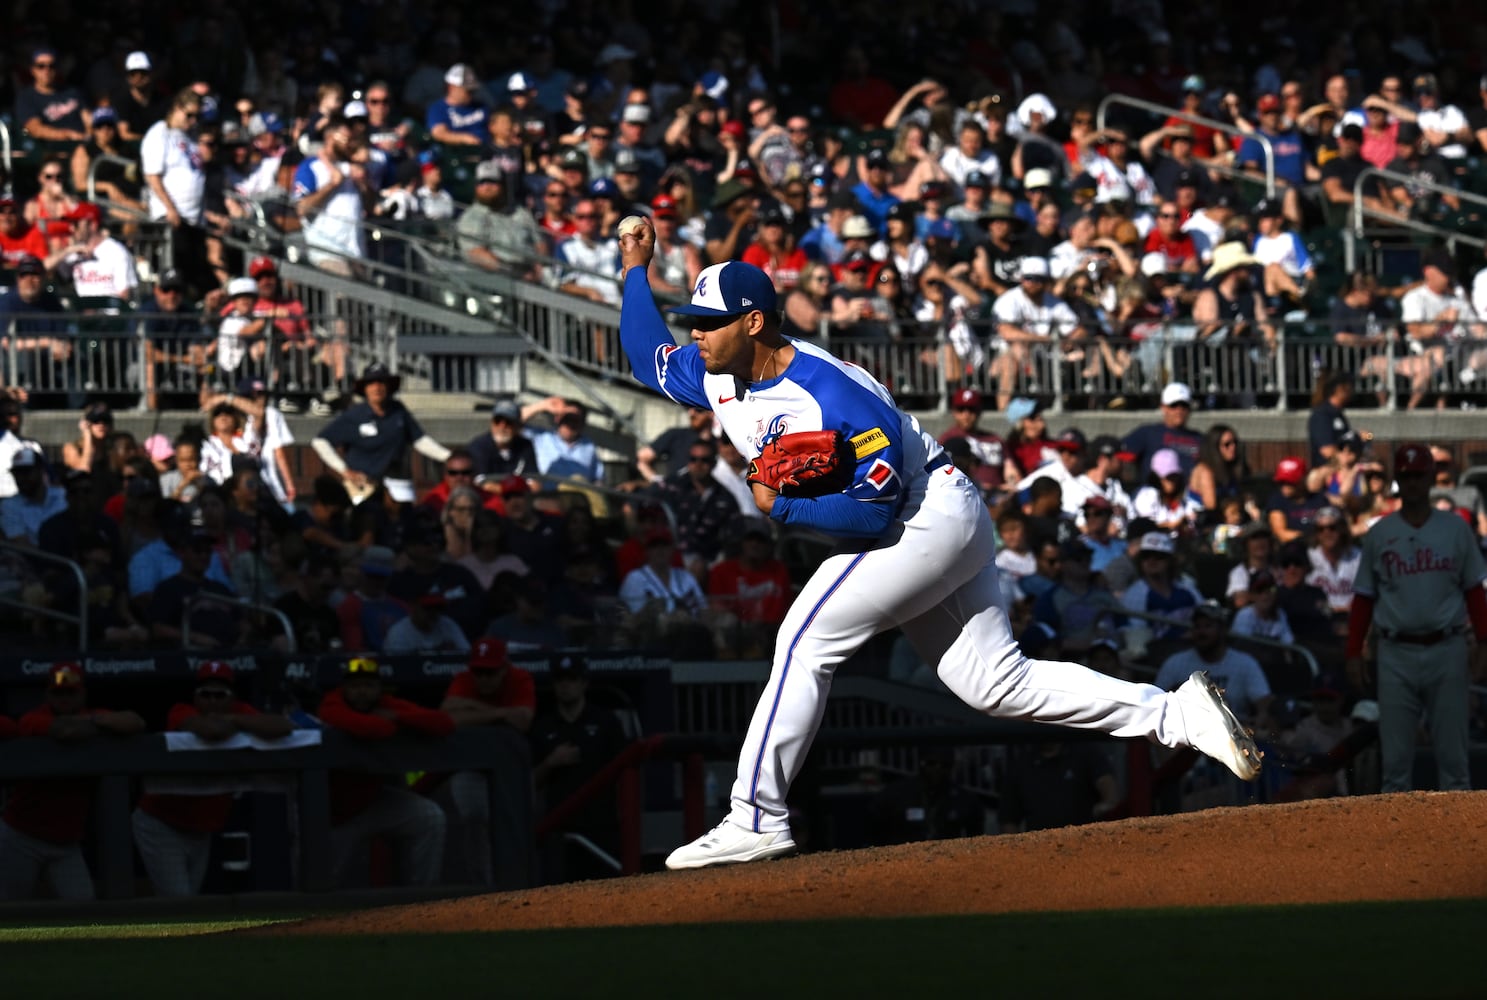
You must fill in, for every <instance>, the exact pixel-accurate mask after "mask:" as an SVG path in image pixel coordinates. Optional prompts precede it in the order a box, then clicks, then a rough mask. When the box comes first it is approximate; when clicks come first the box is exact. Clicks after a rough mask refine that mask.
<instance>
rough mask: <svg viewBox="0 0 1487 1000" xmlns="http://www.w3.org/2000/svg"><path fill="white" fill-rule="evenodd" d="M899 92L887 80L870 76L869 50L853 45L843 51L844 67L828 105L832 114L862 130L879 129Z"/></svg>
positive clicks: (896, 100) (832, 89) (827, 102)
mask: <svg viewBox="0 0 1487 1000" xmlns="http://www.w3.org/2000/svg"><path fill="white" fill-rule="evenodd" d="M896 103H898V91H896V90H894V89H893V85H892V84H891V83H889V82H888V81H887V80H884V79H881V78H879V77H876V76H869V75H868V61H867V53H865V52H863V51H862V49H861V47H859V46H856V45H854V46H852V47H851V48H849V49H847V51H846V52H845V53H843V54H842V69H841V73H840V74H839V76H838V79H837V82H836V84H835V85H834V86H833V87H832V88H831V93H830V95H829V96H828V97H827V100H826V106H827V109H828V110H829V111H830V112H831V117H833V118H836V119H838V120H840V121H843V122H846V123H848V124H849V125H852V126H854V127H856V128H859V129H877V128H881V127H882V122H883V119H884V118H885V117H887V115H888V112H889V111H891V110H893V106H894V105H895V104H896Z"/></svg>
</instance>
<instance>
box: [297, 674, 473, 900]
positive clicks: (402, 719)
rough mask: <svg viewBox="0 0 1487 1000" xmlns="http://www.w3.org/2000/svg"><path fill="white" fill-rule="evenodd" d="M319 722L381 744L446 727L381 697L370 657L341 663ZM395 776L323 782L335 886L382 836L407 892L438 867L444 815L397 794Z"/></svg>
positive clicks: (437, 715) (447, 721) (337, 776)
mask: <svg viewBox="0 0 1487 1000" xmlns="http://www.w3.org/2000/svg"><path fill="white" fill-rule="evenodd" d="M320 720H321V721H322V722H324V723H325V724H326V725H327V726H328V727H330V728H331V729H338V730H340V731H341V732H343V733H347V734H349V735H351V736H354V737H356V738H357V739H362V740H388V739H392V738H393V737H394V736H397V735H398V734H400V733H403V732H411V733H416V734H419V735H423V736H441V737H442V736H448V735H449V734H450V733H452V732H454V720H453V719H451V718H450V717H449V716H448V715H447V714H445V713H444V712H441V711H439V710H437V709H432V708H423V707H422V706H420V705H415V704H414V703H413V702H411V701H405V700H404V699H402V698H394V697H392V696H391V695H389V694H386V693H385V692H383V690H382V673H381V667H380V665H379V664H378V663H377V661H376V660H374V659H372V658H371V657H366V656H361V657H355V658H353V659H352V660H351V661H350V662H348V663H347V664H346V674H345V680H343V681H342V682H341V684H340V685H339V686H338V687H337V688H336V689H335V690H333V691H331V692H330V693H329V694H327V695H326V696H325V700H323V701H322V702H321V703H320ZM401 781H402V776H401V775H398V776H395V777H394V778H393V780H392V781H391V782H389V781H388V776H386V775H378V774H363V773H361V772H352V771H332V772H331V775H330V822H331V831H330V840H331V857H332V864H333V865H334V866H335V879H336V881H337V882H339V881H341V879H342V878H344V877H345V875H346V867H347V865H348V864H349V862H350V861H351V858H352V856H353V855H354V854H355V853H356V850H357V848H358V847H359V846H360V845H362V844H364V843H365V842H367V841H368V840H370V839H371V838H372V837H378V836H380V837H385V838H387V839H388V840H390V841H392V842H393V843H394V844H395V845H396V846H397V848H398V855H399V858H398V860H399V870H400V872H401V874H402V877H403V880H404V881H405V882H407V883H408V884H410V885H433V884H434V883H435V882H437V881H438V879H439V871H440V868H441V866H442V865H443V862H444V827H445V820H444V810H443V809H440V808H439V806H438V805H437V804H435V803H434V802H432V801H430V800H429V799H426V798H424V797H423V796H422V795H416V794H414V793H413V792H410V791H409V790H408V789H407V788H404V787H400V785H401Z"/></svg>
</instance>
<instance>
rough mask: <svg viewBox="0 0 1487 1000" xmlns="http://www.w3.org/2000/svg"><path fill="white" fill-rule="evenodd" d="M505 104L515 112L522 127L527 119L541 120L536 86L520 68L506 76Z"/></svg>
mask: <svg viewBox="0 0 1487 1000" xmlns="http://www.w3.org/2000/svg"><path fill="white" fill-rule="evenodd" d="M506 104H507V106H508V107H510V108H511V110H512V111H514V112H515V113H516V118H517V120H518V121H519V122H521V123H522V125H523V127H525V125H526V123H527V122H529V121H537V122H541V121H542V120H543V116H542V111H541V109H539V108H538V107H537V86H536V84H534V83H533V82H532V78H531V77H530V76H528V75H527V74H526V73H523V72H521V71H520V70H518V71H517V72H515V73H512V74H511V75H510V76H508V77H507V78H506Z"/></svg>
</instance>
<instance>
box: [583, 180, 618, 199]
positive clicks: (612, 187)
mask: <svg viewBox="0 0 1487 1000" xmlns="http://www.w3.org/2000/svg"><path fill="white" fill-rule="evenodd" d="M619 193H620V189H619V187H618V186H617V185H616V184H615V182H614V181H612V180H610V179H609V178H608V177H596V178H594V179H593V180H592V181H591V182H590V183H589V197H590V198H613V197H615V196H616V195H618V194H619Z"/></svg>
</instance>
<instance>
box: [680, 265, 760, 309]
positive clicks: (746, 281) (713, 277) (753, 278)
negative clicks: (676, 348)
mask: <svg viewBox="0 0 1487 1000" xmlns="http://www.w3.org/2000/svg"><path fill="white" fill-rule="evenodd" d="M777 302H778V299H777V297H776V295H775V290H774V282H772V281H770V279H769V275H767V274H765V273H764V272H763V271H762V270H760V269H759V268H757V267H755V266H754V265H753V264H745V263H744V262H743V261H741V260H729V261H724V262H723V263H721V264H713V265H712V266H711V267H707V268H704V269H703V271H702V273H701V274H700V275H698V276H697V285H696V287H695V288H693V290H692V301H691V303H689V304H688V305H684V306H677V307H676V308H675V309H673V310H671V311H672V312H673V313H674V314H675V315H678V316H741V315H743V314H744V313H746V312H752V311H754V310H755V309H758V310H760V311H762V312H773V311H774V310H775V309H776V308H778V305H777Z"/></svg>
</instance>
